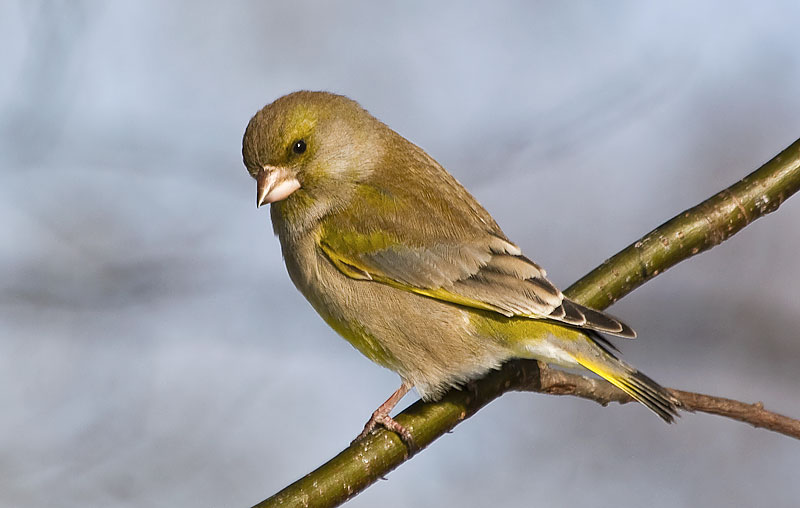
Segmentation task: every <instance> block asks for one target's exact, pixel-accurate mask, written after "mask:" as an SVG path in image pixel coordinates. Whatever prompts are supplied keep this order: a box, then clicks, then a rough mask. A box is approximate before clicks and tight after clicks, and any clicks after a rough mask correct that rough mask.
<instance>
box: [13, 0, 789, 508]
mask: <svg viewBox="0 0 800 508" xmlns="http://www.w3.org/2000/svg"><path fill="white" fill-rule="evenodd" d="M799 21H800V4H798V3H797V2H792V1H785V2H759V3H750V2H670V3H669V4H666V3H665V4H663V5H655V4H653V3H649V2H633V1H631V2H615V3H611V4H609V3H602V4H601V3H592V2H580V3H569V4H567V3H554V2H493V3H492V5H491V6H489V5H485V6H483V7H478V8H474V7H471V8H467V7H465V6H463V5H462V3H459V2H440V3H436V4H435V5H434V4H428V3H422V2H420V3H414V2H392V3H386V4H382V5H380V6H379V5H377V4H376V3H374V2H362V3H358V2H336V3H333V2H331V3H329V4H328V3H325V4H322V5H319V4H316V3H314V2H302V1H300V2H286V3H277V2H275V3H272V2H270V3H267V2H227V3H223V2H186V1H175V2H155V1H142V2H127V3H124V4H123V3H102V4H100V3H95V2H88V1H83V2H80V1H69V2H68V1H52V2H23V1H5V2H3V3H0V63H2V69H3V72H2V73H0V132H2V135H1V136H0V408H2V410H0V505H2V506H45V505H47V506H64V507H73V506H101V505H104V506H122V507H128V506H130V507H134V506H135V507H138V506H189V505H191V506H210V507H211V506H230V507H235V506H249V505H252V504H254V503H256V502H258V501H260V500H261V499H263V498H265V497H267V496H268V495H270V494H272V493H274V492H275V491H277V490H278V489H280V488H282V487H283V486H285V485H287V484H288V483H290V482H291V481H293V480H295V479H296V478H298V477H300V476H302V475H303V474H305V473H307V472H308V471H310V470H311V469H313V468H316V467H317V466H318V465H320V464H321V463H322V462H324V461H325V460H327V459H328V458H330V457H331V456H333V455H334V454H335V453H336V452H338V451H339V450H340V449H341V448H342V447H344V446H346V445H347V443H349V441H350V440H351V439H352V438H353V437H354V436H355V435H356V434H357V433H358V432H359V430H360V429H361V426H362V425H363V424H364V422H365V421H366V419H367V418H368V417H369V415H370V413H371V412H372V411H373V410H374V409H375V407H377V405H378V404H379V403H380V402H382V401H383V400H384V399H385V398H386V397H387V396H388V395H389V394H390V393H391V392H392V391H393V390H394V389H395V388H396V386H397V384H398V379H397V376H396V375H395V374H393V373H391V372H389V371H386V370H383V369H381V368H379V367H376V366H375V365H373V364H371V363H370V362H369V361H367V360H366V359H365V358H363V357H361V356H360V355H359V354H358V353H357V352H356V351H355V350H354V349H352V348H351V347H350V346H349V345H348V344H347V343H346V342H345V341H343V340H341V339H340V338H338V337H337V336H336V335H335V333H334V332H333V331H331V330H329V329H328V328H327V326H326V325H325V324H324V323H323V322H322V320H321V319H319V318H318V317H317V316H316V314H315V313H314V312H313V310H312V309H311V307H310V306H309V305H308V304H307V303H306V302H305V301H304V300H303V299H302V297H301V296H300V295H299V294H298V293H297V292H296V291H295V289H294V288H293V287H292V285H291V282H290V281H289V279H288V276H287V275H286V273H285V269H284V267H283V263H282V261H281V258H280V250H279V245H278V242H277V240H276V239H275V238H274V237H273V236H272V232H271V225H270V224H269V219H268V213H267V211H266V210H256V209H255V206H254V195H255V184H254V182H253V181H252V180H251V179H250V177H249V176H248V175H247V173H246V171H245V170H244V167H243V166H242V164H241V155H240V147H241V136H242V133H243V131H244V128H245V126H246V124H247V122H248V120H249V119H250V117H251V116H252V114H254V113H255V112H256V111H257V110H258V109H259V108H260V107H261V106H263V105H264V104H266V103H268V102H270V101H272V100H274V99H275V98H277V97H278V96H280V95H283V94H285V93H288V92H290V91H293V90H297V89H325V90H331V91H336V92H339V93H344V94H346V95H348V96H350V97H352V98H354V99H356V100H358V101H359V102H361V103H362V105H364V106H365V107H366V108H367V109H369V110H370V111H371V112H372V113H373V114H375V115H376V116H377V117H378V118H380V119H382V120H383V121H385V122H386V123H387V124H388V125H390V126H392V127H393V128H394V129H395V130H397V131H398V132H400V133H401V134H403V135H405V136H406V137H408V138H409V139H411V140H412V141H413V142H415V143H417V144H419V145H420V146H422V147H423V148H424V149H426V150H427V151H428V153H430V154H431V155H432V156H433V157H434V158H436V159H437V160H439V161H440V162H441V163H442V164H443V165H444V166H445V167H446V168H448V169H449V170H450V171H451V172H452V173H453V174H454V175H455V176H456V177H457V178H458V179H459V180H460V181H461V182H462V183H463V184H464V185H465V186H466V187H467V188H468V189H470V190H471V191H472V192H473V193H474V194H475V195H476V196H477V197H478V199H479V200H480V201H481V202H482V203H483V204H484V206H486V208H487V209H488V210H489V211H490V212H491V213H492V214H493V215H494V216H495V218H496V219H497V221H498V222H499V223H500V225H501V226H502V227H503V228H504V230H505V231H506V233H507V234H508V235H509V236H510V237H511V238H512V239H513V240H514V241H515V242H516V243H518V244H519V245H520V246H521V247H522V248H523V250H524V251H525V252H526V254H527V255H528V256H530V257H532V258H533V259H535V260H536V261H537V262H539V263H540V264H542V265H543V266H545V267H546V268H547V270H548V273H549V275H550V276H551V278H552V280H553V281H554V282H556V283H557V284H559V285H560V286H562V287H565V286H567V285H569V284H570V283H571V282H573V281H574V280H576V279H577V278H578V277H580V276H581V275H583V274H584V273H586V272H587V271H588V270H590V269H591V268H593V267H594V266H596V265H597V264H599V263H600V262H602V261H603V260H604V259H605V258H607V257H608V256H610V255H612V254H613V253H614V252H616V251H617V250H619V249H620V248H622V247H624V246H625V245H627V244H628V243H629V242H631V241H633V240H634V239H636V238H638V237H639V236H640V235H642V234H644V233H645V232H647V231H648V230H650V229H652V228H653V227H655V226H657V225H658V224H660V223H662V222H663V221H664V220H666V219H668V218H670V217H672V216H673V215H675V214H676V213H678V212H680V211H681V210H683V209H685V208H687V207H689V206H692V205H694V204H696V203H697V202H699V201H700V200H702V199H704V198H706V197H708V196H709V195H711V194H712V193H714V192H716V191H718V190H719V189H721V188H723V187H725V186H727V185H729V184H730V183H732V182H734V181H736V180H738V179H739V178H741V177H742V176H744V175H745V174H747V173H749V172H750V171H752V170H753V169H755V168H756V167H758V166H759V165H760V164H761V163H763V162H764V161H766V160H768V159H769V158H771V157H772V156H773V155H775V154H776V153H778V152H779V151H780V150H781V149H783V148H784V147H785V146H787V145H788V144H789V143H791V142H792V141H794V140H795V139H796V138H797V137H798V136H800V93H798V91H800V45H798V43H797V25H798V22H799ZM798 199H800V198H793V199H791V200H789V201H787V202H786V204H784V205H783V207H781V208H780V210H779V211H778V212H777V213H775V214H773V215H771V216H769V217H767V218H765V219H762V220H760V221H758V222H756V223H755V224H753V225H751V226H750V227H748V228H747V229H746V230H745V231H743V232H742V233H740V234H739V235H737V236H736V237H734V238H733V239H732V240H731V241H729V242H727V243H725V244H723V245H722V246H719V247H717V248H715V249H714V250H712V251H711V252H709V253H706V254H703V255H701V256H699V257H697V258H695V259H693V260H690V261H689V262H686V263H683V264H681V265H680V266H678V267H676V268H674V269H673V270H671V271H669V272H668V273H666V274H664V275H662V276H660V277H658V278H657V279H655V280H653V281H652V282H650V283H648V284H647V285H645V286H644V287H642V288H641V289H639V290H637V291H636V292H634V293H633V294H632V295H630V296H629V297H627V298H625V299H624V300H622V301H620V302H619V303H618V304H617V305H615V306H614V307H613V309H612V311H613V312H614V313H615V314H617V315H619V316H621V317H624V318H625V320H626V321H628V322H629V323H630V324H631V325H633V326H634V328H636V329H637V331H638V332H639V337H640V339H639V340H637V341H635V342H629V341H624V343H622V344H620V346H621V347H622V349H623V352H624V353H625V358H626V359H628V360H629V361H630V362H631V363H633V364H634V365H636V366H637V367H639V368H640V369H641V370H643V371H644V372H646V373H647V374H648V375H650V376H651V377H653V378H655V379H656V380H658V381H659V382H661V383H662V384H665V385H667V386H673V387H677V388H682V389H688V390H696V391H701V392H705V393H711V394H715V395H721V396H726V397H731V398H735V399H740V400H744V401H750V402H755V401H763V402H764V403H765V404H766V406H767V407H768V408H770V409H773V410H776V411H779V412H782V413H785V414H788V415H792V416H795V417H798V416H800V396H798V374H800V367H798V365H800V332H798V330H800V296H798V293H797V283H798V280H800V267H799V266H800V265H798V263H797V259H798V253H800V235H798V225H799V224H800V202H798V203H796V202H795V200H798ZM413 399H414V397H412V396H410V397H408V398H407V400H404V401H403V403H402V404H401V405H402V406H403V407H405V406H406V405H407V404H409V403H411V402H412V401H413ZM797 471H800V446H798V444H797V442H796V441H793V440H790V439H789V438H786V437H781V436H778V435H774V434H771V433H769V432H766V431H763V430H755V429H752V428H750V427H748V426H745V425H743V424H739V423H734V422H731V421H727V420H724V419H721V418H716V417H712V416H707V415H691V414H688V415H685V416H684V417H683V418H681V420H680V421H679V423H678V424H677V425H673V426H666V425H664V424H663V423H662V422H661V421H659V420H658V419H657V418H656V417H654V416H653V415H652V414H650V413H649V412H648V411H647V410H645V409H644V408H642V407H638V406H635V405H628V406H624V407H620V406H610V407H608V408H602V407H599V406H597V405H595V404H593V403H589V402H586V401H580V400H573V399H570V398H556V397H548V396H542V395H533V394H511V395H508V396H504V397H503V398H501V399H500V400H498V401H496V402H494V403H492V404H491V405H490V406H489V407H487V408H486V409H484V410H482V411H481V412H480V413H479V414H478V415H476V416H475V417H473V418H472V419H470V420H469V421H467V422H465V423H464V424H462V425H460V426H459V427H458V428H457V429H456V430H455V432H454V433H452V434H450V435H448V436H445V437H444V438H442V439H440V440H439V441H438V442H436V443H435V444H434V445H433V446H432V447H431V448H429V449H428V450H426V451H425V452H424V453H422V454H420V455H419V456H417V457H415V458H414V459H413V460H411V461H410V462H408V463H407V464H404V465H403V466H401V467H400V468H399V469H398V470H396V471H395V472H393V473H391V474H390V475H389V476H388V481H381V482H379V483H378V484H377V485H375V486H373V487H372V488H370V489H368V491H366V492H365V493H363V494H362V495H360V496H358V497H356V498H355V499H354V500H352V501H351V502H350V504H349V506H353V507H367V506H376V505H378V504H379V503H380V505H381V506H383V507H384V508H390V507H400V506H409V505H418V506H463V507H484V506H532V505H536V504H545V505H550V506H564V505H570V506H617V507H628V506H630V507H638V506H643V505H646V506H649V507H651V508H656V507H674V506H754V505H760V506H777V507H780V506H793V505H795V503H796V502H797V499H798V495H800V485H799V484H798V482H797Z"/></svg>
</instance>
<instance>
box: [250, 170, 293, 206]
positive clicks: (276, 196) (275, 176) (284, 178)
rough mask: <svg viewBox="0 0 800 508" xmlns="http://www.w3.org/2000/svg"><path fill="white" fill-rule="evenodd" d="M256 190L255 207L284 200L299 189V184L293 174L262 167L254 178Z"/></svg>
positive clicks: (288, 171) (287, 171)
mask: <svg viewBox="0 0 800 508" xmlns="http://www.w3.org/2000/svg"><path fill="white" fill-rule="evenodd" d="M256 182H257V183H258V188H257V192H256V207H260V206H261V205H263V204H266V203H274V202H276V201H280V200H282V199H286V198H288V197H289V195H290V194H291V193H292V192H294V191H296V190H297V189H299V188H300V182H298V181H297V177H296V176H295V174H294V172H293V171H291V170H289V169H286V168H282V167H277V166H264V167H263V168H261V171H259V172H258V175H257V176H256Z"/></svg>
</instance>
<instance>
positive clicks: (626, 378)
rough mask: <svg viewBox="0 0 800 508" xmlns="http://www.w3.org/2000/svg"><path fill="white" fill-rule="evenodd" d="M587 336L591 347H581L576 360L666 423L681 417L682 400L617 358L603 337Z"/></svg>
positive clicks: (589, 334) (574, 355) (575, 354)
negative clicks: (679, 412) (679, 415)
mask: <svg viewBox="0 0 800 508" xmlns="http://www.w3.org/2000/svg"><path fill="white" fill-rule="evenodd" d="M587 335H588V337H587V339H588V340H587V342H588V344H587V346H591V347H578V348H576V349H577V350H576V351H571V352H570V353H571V354H572V356H573V358H574V359H575V361H577V362H578V363H579V364H581V365H582V366H583V367H585V368H587V369H589V370H591V371H592V372H594V373H595V374H597V375H598V376H600V377H602V378H603V379H605V380H606V381H608V382H609V383H611V384H613V385H614V386H616V387H617V388H619V389H620V390H622V391H624V392H625V393H627V394H628V395H630V396H631V397H633V398H634V399H636V400H637V401H639V402H641V403H642V404H644V405H645V406H647V408H648V409H649V410H651V411H652V412H654V413H655V414H657V415H658V416H660V417H661V418H662V419H663V420H664V421H665V422H667V423H672V422H673V421H674V420H675V417H677V416H678V407H680V405H681V404H680V401H678V399H676V398H675V397H674V396H673V395H672V394H670V393H669V392H668V391H667V390H666V389H665V388H664V387H662V386H661V385H659V384H658V383H656V382H655V381H653V380H652V379H650V378H649V377H647V376H645V375H644V374H642V373H641V372H639V371H638V370H636V369H635V368H633V367H632V366H630V365H628V364H627V363H625V362H623V361H622V360H620V359H619V358H617V357H616V356H615V355H614V354H613V353H612V352H611V351H610V349H609V348H608V347H607V346H608V342H607V341H606V340H605V339H604V338H603V337H602V336H599V335H598V336H597V337H595V336H594V335H596V334H595V333H592V332H590V333H588V334H587ZM612 347H613V346H612Z"/></svg>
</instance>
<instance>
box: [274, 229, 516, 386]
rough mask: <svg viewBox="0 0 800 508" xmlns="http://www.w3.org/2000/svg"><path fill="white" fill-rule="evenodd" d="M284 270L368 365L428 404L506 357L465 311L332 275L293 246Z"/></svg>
mask: <svg viewBox="0 0 800 508" xmlns="http://www.w3.org/2000/svg"><path fill="white" fill-rule="evenodd" d="M291 254H292V255H291V256H288V255H286V252H284V259H285V260H286V267H287V270H288V271H289V275H290V277H291V279H292V281H293V282H294V284H295V286H296V287H297V288H298V290H299V291H300V292H301V293H302V294H303V295H304V296H305V297H306V299H307V300H308V301H309V302H310V303H311V305H312V306H313V307H314V309H315V310H316V311H317V312H318V313H319V314H320V316H321V317H322V318H323V319H324V320H325V321H326V322H327V323H328V325H330V326H331V327H332V328H333V329H334V330H336V331H337V332H338V333H339V334H340V335H342V336H343V337H344V338H345V339H347V340H348V342H350V343H351V344H352V345H353V346H354V347H355V348H356V349H358V350H359V351H360V352H361V353H362V354H364V355H365V356H366V357H368V358H369V359H371V360H372V361H374V362H376V363H378V364H380V365H383V366H384V367H387V368H389V369H391V370H393V371H395V372H397V373H398V374H399V375H400V376H401V377H402V378H403V379H404V380H406V381H408V382H410V383H412V384H413V385H414V386H416V388H417V391H418V392H419V393H420V395H421V396H422V397H423V398H426V399H430V398H436V397H437V396H439V395H441V394H442V393H443V392H444V391H446V390H447V389H448V388H449V387H451V386H456V385H459V384H462V383H463V382H465V381H469V380H471V379H474V378H476V377H479V376H480V375H481V374H483V373H485V372H486V371H487V370H489V369H491V368H496V367H497V366H499V365H500V363H502V362H503V361H504V360H506V359H508V358H509V357H511V356H513V353H512V352H511V351H510V349H509V348H508V346H507V345H505V344H504V343H502V342H501V341H494V340H492V339H491V338H490V337H486V336H485V335H484V334H482V333H478V332H477V331H476V329H475V327H474V325H473V320H472V319H471V318H472V315H473V312H472V311H470V310H468V309H466V308H464V307H461V306H458V305H455V304H450V303H446V302H442V301H439V300H436V299H433V298H429V297H426V296H422V295H418V294H415V293H411V292H408V291H404V290H401V289H397V288H393V287H391V286H387V285H385V284H382V283H379V282H374V281H369V280H356V279H352V278H350V277H347V276H346V275H344V274H343V273H342V272H340V271H339V270H338V269H337V268H336V267H335V266H334V265H333V264H332V263H331V262H330V261H329V260H328V259H327V258H326V257H325V255H324V254H323V253H322V252H321V251H320V250H319V249H318V248H317V247H316V245H315V244H314V243H312V244H311V245H303V246H301V245H296V246H294V247H293V248H292V253H291Z"/></svg>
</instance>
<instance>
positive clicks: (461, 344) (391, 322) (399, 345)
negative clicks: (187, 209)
mask: <svg viewBox="0 0 800 508" xmlns="http://www.w3.org/2000/svg"><path fill="white" fill-rule="evenodd" d="M242 157H243V162H244V165H245V167H246V168H247V171H248V173H249V174H250V175H251V176H252V177H253V178H254V179H255V180H256V182H257V185H256V188H257V196H256V205H257V207H261V206H264V205H266V204H269V205H270V216H271V220H272V226H273V231H274V233H275V235H276V236H277V237H278V240H279V242H280V246H281V251H282V255H283V259H284V262H285V265H286V269H287V271H288V274H289V277H290V278H291V280H292V282H293V283H294V285H295V287H296V288H297V289H298V290H299V291H300V293H301V294H302V295H303V296H304V297H305V298H306V299H307V300H308V302H309V303H310V304H311V306H312V307H313V308H314V309H315V310H316V311H317V313H318V314H319V315H320V316H321V317H322V319H323V320H324V321H325V322H326V323H327V324H328V325H330V327H331V328H333V329H334V330H335V331H336V332H338V333H339V334H340V335H341V336H342V337H344V338H345V339H346V340H347V341H348V342H350V344H351V345H353V346H354V347H355V348H356V349H357V350H358V351H360V352H361V353H362V354H364V355H365V356H366V357H367V358H369V359H370V360H372V361H373V362H375V363H377V364H379V365H381V366H383V367H386V368H388V369H390V370H392V371H394V372H396V373H397V374H398V375H399V376H400V380H401V384H400V387H399V388H398V389H397V390H396V391H395V392H394V393H393V394H392V395H391V396H390V397H389V398H388V399H387V400H386V401H385V402H384V403H383V404H381V405H380V406H379V407H378V409H377V410H375V411H374V412H373V414H372V416H371V417H370V419H369V420H368V422H367V424H366V425H365V426H364V429H363V431H362V432H361V433H360V434H359V436H358V437H357V438H356V441H357V440H358V439H361V438H363V437H365V436H367V435H369V434H370V433H371V432H372V431H373V430H374V429H375V428H376V427H378V426H383V427H385V428H386V429H388V430H390V431H394V432H396V433H397V434H398V435H399V436H400V438H401V439H402V440H403V441H405V442H406V443H408V444H409V445H412V444H413V437H412V435H411V433H410V432H409V431H408V429H406V428H404V427H403V426H402V425H400V424H399V423H398V422H397V421H395V420H394V419H393V418H392V417H391V416H390V414H391V411H392V409H393V408H394V407H395V406H396V404H397V403H398V402H399V401H400V400H401V399H402V398H403V397H404V396H405V395H406V394H407V393H408V392H409V390H411V389H412V388H415V389H416V391H417V393H418V394H419V396H420V398H422V399H423V400H425V401H429V400H437V399H439V398H441V397H442V396H443V394H444V393H445V392H447V391H448V390H449V389H451V388H459V387H462V386H463V385H465V384H466V383H469V382H471V381H473V380H476V379H477V378H480V377H481V376H483V375H484V374H486V373H487V372H488V371H490V370H493V369H497V368H499V367H500V366H501V365H502V364H503V363H504V362H506V361H509V360H511V359H515V358H528V359H537V360H541V361H543V362H546V363H549V364H553V365H557V366H562V367H567V368H581V369H587V370H589V371H591V372H594V373H595V374H596V375H598V376H600V377H601V378H604V379H606V380H607V381H609V382H610V383H612V384H613V385H615V386H617V387H618V388H620V389H622V390H623V391H625V392H626V393H627V394H628V395H630V396H631V397H632V398H633V399H635V400H637V401H639V402H641V403H642V404H643V405H644V406H646V407H647V408H648V409H650V410H651V411H653V412H654V413H655V414H656V415H658V416H659V417H661V418H662V419H663V420H664V421H666V422H667V423H671V422H673V421H674V418H675V417H676V416H678V408H679V407H680V402H679V400H677V399H676V398H675V397H674V396H673V395H672V394H671V393H670V392H669V391H668V390H666V389H665V388H663V387H662V386H661V385H659V384H658V383H656V382H655V381H653V380H652V379H651V378H649V377H647V376H646V375H644V374H643V373H641V372H640V371H639V370H637V369H636V368H634V367H633V366H631V365H629V364H628V363H625V362H624V361H622V360H621V359H620V358H619V356H618V354H617V351H618V350H617V348H616V347H614V346H613V345H612V344H611V342H610V341H609V340H608V339H607V338H606V337H605V336H604V335H601V334H609V335H614V336H618V337H623V338H635V337H636V333H635V332H634V330H633V329H632V328H631V327H630V326H628V325H627V324H625V323H624V322H622V321H621V320H619V319H618V318H616V317H613V316H611V315H609V314H607V313H605V312H601V311H599V310H595V309H591V308H589V307H585V306H583V305H580V304H578V303H576V302H574V301H572V300H570V299H569V298H567V297H565V296H564V294H563V293H562V292H561V291H560V290H559V289H558V288H557V287H556V286H555V285H554V284H553V283H551V282H550V281H549V280H548V279H547V274H546V272H545V270H544V269H543V268H542V267H541V266H539V265H538V264H536V263H535V262H534V261H532V260H531V259H529V258H528V257H526V256H525V255H524V254H523V253H522V250H521V249H520V247H519V246H517V245H516V244H515V243H513V242H512V241H511V240H510V239H509V238H508V237H507V236H506V235H505V233H503V231H502V230H501V229H500V226H498V224H497V222H496V221H495V220H494V219H493V218H492V216H491V215H490V214H489V213H488V212H487V211H486V210H485V209H484V208H483V207H482V206H481V205H480V204H479V203H478V201H477V200H476V199H475V198H474V197H473V196H472V195H471V194H470V193H469V192H468V191H467V190H466V189H465V188H464V187H463V186H462V185H461V184H460V183H459V182H458V181H457V180H456V179H455V178H454V177H453V176H452V175H451V174H450V173H448V172H447V171H446V170H445V169H444V168H443V167H442V166H441V165H440V164H439V163H438V162H436V161H435V160H434V159H433V158H432V157H431V156H430V155H428V154H427V153H426V152H425V151H424V150H423V149H422V148H420V147H418V146H417V145H415V144H413V143H412V142H410V141H408V140H407V139H405V138H404V137H403V136H401V135H400V134H398V133H397V132H395V131H394V130H392V129H391V128H390V127H388V126H387V125H386V124H384V123H383V122H381V121H380V120H378V119H377V118H375V117H374V116H373V115H372V114H370V113H369V112H368V111H367V110H366V109H364V108H363V107H361V106H360V105H359V104H358V103H357V102H356V101H354V100H351V99H349V98H347V97H345V96H343V95H338V94H334V93H330V92H324V91H305V90H304V91H297V92H293V93H289V94H287V95H284V96H282V97H280V98H278V99H277V100H275V101H274V102H272V103H270V104H267V105H266V106H264V107H263V108H262V109H261V110H259V111H258V112H257V113H256V114H255V115H254V116H253V117H252V118H251V120H250V121H249V123H248V125H247V128H246V130H245V133H244V137H243V141H242Z"/></svg>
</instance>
